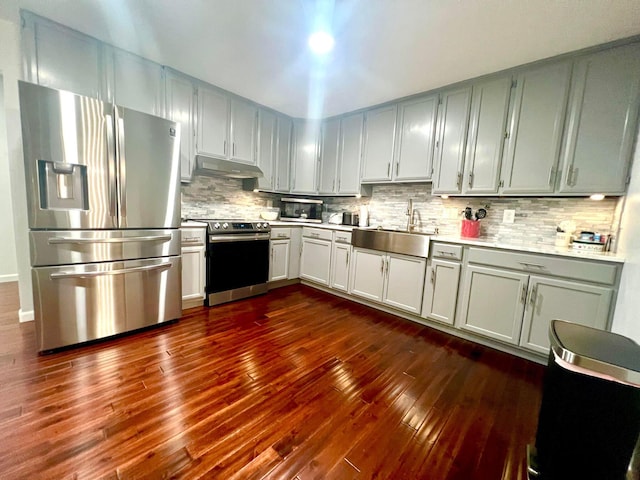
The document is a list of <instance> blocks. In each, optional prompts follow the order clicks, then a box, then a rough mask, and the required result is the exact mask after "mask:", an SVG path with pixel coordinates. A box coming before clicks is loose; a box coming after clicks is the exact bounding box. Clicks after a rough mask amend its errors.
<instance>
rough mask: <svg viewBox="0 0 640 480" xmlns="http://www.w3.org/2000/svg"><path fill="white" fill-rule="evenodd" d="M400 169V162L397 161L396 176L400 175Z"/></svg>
mask: <svg viewBox="0 0 640 480" xmlns="http://www.w3.org/2000/svg"><path fill="white" fill-rule="evenodd" d="M399 170H400V162H399V161H398V162H396V177H397V176H398V171H399Z"/></svg>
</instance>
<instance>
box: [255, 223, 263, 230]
mask: <svg viewBox="0 0 640 480" xmlns="http://www.w3.org/2000/svg"><path fill="white" fill-rule="evenodd" d="M256 228H257V229H258V230H259V229H261V228H262V224H260V222H258V223H256Z"/></svg>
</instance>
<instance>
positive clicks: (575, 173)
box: [571, 168, 580, 187]
mask: <svg viewBox="0 0 640 480" xmlns="http://www.w3.org/2000/svg"><path fill="white" fill-rule="evenodd" d="M579 170H580V169H579V168H573V169H572V171H573V174H572V175H571V186H572V187H575V186H576V184H577V183H578V173H579Z"/></svg>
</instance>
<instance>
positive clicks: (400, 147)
mask: <svg viewBox="0 0 640 480" xmlns="http://www.w3.org/2000/svg"><path fill="white" fill-rule="evenodd" d="M437 110H438V96H437V95H431V96H429V97H423V98H418V99H415V100H411V101H408V102H403V103H401V104H400V105H398V125H399V127H398V143H397V148H396V158H395V171H394V172H393V179H394V180H396V181H424V180H431V174H432V169H433V143H434V138H435V126H436V112H437Z"/></svg>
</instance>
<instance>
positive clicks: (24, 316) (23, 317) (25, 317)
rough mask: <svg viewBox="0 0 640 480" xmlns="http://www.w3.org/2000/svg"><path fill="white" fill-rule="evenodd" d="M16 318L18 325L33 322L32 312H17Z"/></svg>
mask: <svg viewBox="0 0 640 480" xmlns="http://www.w3.org/2000/svg"><path fill="white" fill-rule="evenodd" d="M18 318H19V319H20V323H22V322H32V321H33V320H34V318H35V317H34V315H33V310H26V311H25V310H22V309H20V310H18Z"/></svg>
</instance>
